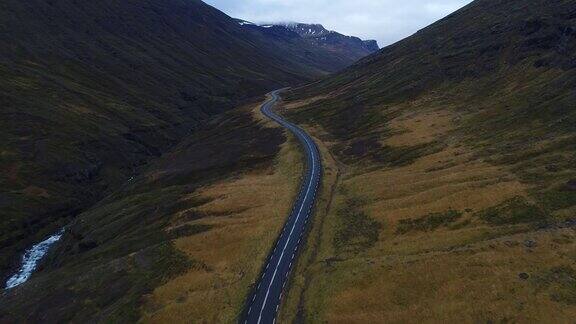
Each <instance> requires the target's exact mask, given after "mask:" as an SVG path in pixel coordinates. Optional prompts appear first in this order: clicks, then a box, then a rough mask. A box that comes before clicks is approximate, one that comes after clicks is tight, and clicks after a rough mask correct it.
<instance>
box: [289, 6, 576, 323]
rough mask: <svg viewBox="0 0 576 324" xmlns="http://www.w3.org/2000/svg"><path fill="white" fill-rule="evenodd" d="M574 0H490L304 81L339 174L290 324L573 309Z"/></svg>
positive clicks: (535, 317) (294, 101)
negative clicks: (328, 73) (332, 73)
mask: <svg viewBox="0 0 576 324" xmlns="http://www.w3.org/2000/svg"><path fill="white" fill-rule="evenodd" d="M574 5H575V3H574V1H562V0H554V1H530V2H525V1H499V0H477V1H475V2H473V3H472V4H470V5H469V6H467V7H465V8H463V9H462V10H460V11H458V12H456V13H454V14H452V15H450V16H448V17H447V18H445V19H443V20H441V21H439V22H437V23H435V24H433V25H431V26H430V27H427V28H425V29H423V30H421V31H420V32H418V33H417V34H415V35H414V36H412V37H409V38H407V39H405V40H403V41H401V42H399V43H397V44H394V45H392V46H389V47H387V48H385V49H383V50H382V51H381V52H379V53H377V54H375V55H372V56H370V57H368V58H366V59H364V60H362V61H360V62H359V63H357V64H356V65H354V66H353V67H351V68H349V69H347V70H346V71H344V72H342V73H340V74H338V75H336V76H334V77H331V78H329V79H327V80H325V81H321V82H318V83H315V84H312V85H310V86H306V87H304V88H300V89H296V90H294V91H293V92H292V94H291V96H290V102H288V104H287V105H286V107H285V108H286V114H287V115H288V116H290V117H291V118H292V119H293V120H295V121H297V122H300V123H306V124H308V128H309V129H310V130H311V131H312V132H313V133H314V134H316V136H317V137H318V138H319V139H320V140H321V141H322V142H323V143H324V145H326V147H327V148H328V149H329V151H330V152H331V153H332V154H333V155H334V157H335V159H336V161H337V163H336V164H335V168H337V170H338V172H339V173H340V174H341V176H340V177H339V178H338V179H337V180H334V182H333V183H332V184H331V185H333V186H334V187H335V188H336V189H334V194H333V195H331V196H330V197H329V199H330V201H331V202H332V203H331V207H330V208H329V211H328V212H327V213H326V215H325V216H324V217H319V218H318V219H317V221H316V223H315V229H314V230H313V233H317V234H315V235H313V237H312V238H311V240H312V242H314V244H309V246H310V248H309V250H308V252H307V254H308V255H309V257H308V258H305V259H304V261H303V262H301V264H300V267H299V270H298V271H299V272H298V273H299V275H298V276H297V278H296V284H295V286H294V287H295V288H294V289H293V290H292V292H291V298H290V301H289V302H288V303H287V305H286V309H285V310H284V311H283V314H284V317H285V319H293V318H294V317H293V316H294V315H293V314H297V316H298V317H297V318H300V319H307V320H311V321H324V320H327V321H329V322H351V321H356V322H423V321H424V322H440V321H447V320H448V321H459V322H506V321H507V322H526V321H528V322H531V321H542V320H550V319H552V320H553V321H560V322H562V321H569V320H570V319H571V318H573V316H574V311H573V305H574V298H573V296H574V295H575V294H576V291H575V290H574V289H573V285H571V284H569V283H570V282H571V281H573V280H574V279H575V278H576V277H574V271H575V269H576V268H575V266H574V264H575V261H576V259H575V258H574V255H576V254H575V253H576V238H575V237H574V233H573V226H574V212H575V211H576V190H575V188H574V183H575V181H576V169H575V167H574V166H575V165H576V164H574V162H575V161H576V147H575V146H574V143H576V142H575V140H576V128H575V127H574V125H575V122H576V114H575V112H574V109H572V108H573V102H574V99H576V98H575V97H574V96H575V94H574V91H573V89H574V86H575V82H576V64H575V63H576V56H574V53H575V52H574V49H576V31H575V30H574V26H575V22H576V9H575V8H576V7H575V6H574ZM327 199H328V198H327ZM334 283H337V284H334Z"/></svg>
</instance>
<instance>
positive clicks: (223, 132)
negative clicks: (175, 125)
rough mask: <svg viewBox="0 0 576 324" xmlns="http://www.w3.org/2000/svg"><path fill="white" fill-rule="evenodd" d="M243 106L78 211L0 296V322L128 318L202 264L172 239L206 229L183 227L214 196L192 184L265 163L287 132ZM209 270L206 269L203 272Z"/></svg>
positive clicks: (197, 217)
mask: <svg viewBox="0 0 576 324" xmlns="http://www.w3.org/2000/svg"><path fill="white" fill-rule="evenodd" d="M250 113H251V112H250V110H248V109H244V108H243V109H238V110H234V111H230V112H226V113H223V114H221V115H220V116H219V117H217V118H215V119H213V120H211V121H210V122H208V123H207V124H206V125H203V126H200V127H198V128H197V129H196V130H195V132H194V134H193V135H191V136H189V137H188V138H187V139H186V140H185V141H183V142H182V143H181V144H179V145H178V146H176V147H175V148H174V149H173V150H171V151H170V152H169V153H167V154H165V155H164V156H163V157H161V158H160V159H157V160H156V161H155V162H154V163H153V164H152V165H150V166H149V167H147V168H146V169H145V170H144V171H143V173H142V175H141V176H137V177H135V178H134V179H133V180H132V181H130V182H128V183H126V184H125V185H123V186H122V187H121V189H120V190H118V191H116V192H114V193H113V194H111V195H109V196H108V197H106V198H105V199H103V200H101V201H100V202H98V203H97V204H96V205H94V206H93V207H92V208H89V209H87V210H86V211H85V212H84V213H82V214H81V215H79V216H78V217H77V218H76V219H75V220H74V221H73V222H71V223H70V224H69V227H68V229H67V231H66V233H65V235H64V237H63V238H62V242H60V243H58V245H57V248H56V249H54V250H53V251H52V253H51V254H50V255H49V256H48V257H47V259H46V260H45V261H44V262H43V264H42V270H41V271H39V272H38V273H36V274H35V276H33V277H32V278H31V279H30V281H29V282H27V283H26V284H23V285H21V286H19V287H17V288H15V289H12V290H10V291H7V292H2V293H1V294H0V300H1V301H2V302H1V303H0V322H2V323H4V322H6V323H13V322H48V323H61V322H69V321H72V322H86V321H94V322H135V321H137V320H138V319H139V318H140V316H141V309H140V306H141V303H142V301H143V298H144V296H145V295H147V294H150V293H151V292H152V291H153V289H154V288H156V287H157V286H159V285H161V284H163V283H165V282H166V281H168V280H169V279H170V278H171V277H174V276H177V275H179V274H182V273H184V272H186V271H190V270H191V269H203V268H205V267H207V266H206V265H204V264H203V263H202V262H200V261H198V260H195V259H193V258H190V257H189V256H187V255H185V254H183V253H182V252H181V251H178V250H177V249H175V247H174V244H173V243H172V242H173V240H175V239H178V238H181V237H192V236H194V235H200V234H202V233H205V232H207V231H209V230H211V229H212V226H211V225H203V224H196V223H194V224H190V223H191V222H193V221H202V219H204V218H209V217H210V216H211V215H206V214H204V213H201V212H199V211H198V209H199V208H200V207H202V206H203V205H205V204H209V203H210V202H211V201H212V200H213V199H216V198H210V199H208V198H202V197H201V195H200V189H201V188H203V187H205V186H208V185H210V184H213V183H215V182H217V181H219V180H222V179H226V178H230V177H233V176H237V175H239V174H241V173H245V172H247V171H250V170H258V169H264V170H266V169H268V167H269V166H271V165H272V164H273V162H274V158H275V156H276V155H277V153H278V152H279V149H280V144H282V143H283V142H284V141H285V137H284V135H283V133H282V131H281V130H280V129H271V128H265V127H263V126H262V125H260V124H258V123H257V122H256V121H254V120H253V119H252V117H251V115H250ZM207 270H208V271H212V270H210V269H207Z"/></svg>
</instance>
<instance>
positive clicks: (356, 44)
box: [236, 19, 379, 72]
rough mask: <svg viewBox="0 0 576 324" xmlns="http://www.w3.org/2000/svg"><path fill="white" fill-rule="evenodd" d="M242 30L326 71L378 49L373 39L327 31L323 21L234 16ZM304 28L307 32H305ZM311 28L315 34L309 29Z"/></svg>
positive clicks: (338, 68) (337, 69)
mask: <svg viewBox="0 0 576 324" xmlns="http://www.w3.org/2000/svg"><path fill="white" fill-rule="evenodd" d="M236 21H237V22H238V24H239V25H241V26H242V27H243V28H244V29H245V30H247V31H251V32H254V33H256V34H258V35H261V36H262V37H264V38H266V39H268V40H269V41H270V42H272V43H273V44H274V45H276V46H278V47H279V48H282V52H283V53H286V54H287V55H288V56H290V57H293V58H294V59H297V60H298V61H299V62H301V63H303V64H306V65H309V66H317V67H320V68H321V69H322V70H325V71H329V72H337V71H340V70H342V69H344V68H346V67H348V66H350V65H351V64H353V63H354V62H356V61H358V60H359V59H361V58H363V57H365V56H367V55H370V54H372V53H374V52H376V51H378V49H379V48H378V44H377V43H376V41H362V40H361V39H360V38H357V37H352V36H344V35H342V34H340V33H337V32H334V31H328V30H326V29H325V28H324V27H322V25H308V24H272V25H270V24H267V25H261V26H260V25H257V24H254V23H251V22H247V21H244V20H240V19H237V20H236ZM304 30H306V31H308V30H310V32H304ZM312 31H314V34H313V33H312Z"/></svg>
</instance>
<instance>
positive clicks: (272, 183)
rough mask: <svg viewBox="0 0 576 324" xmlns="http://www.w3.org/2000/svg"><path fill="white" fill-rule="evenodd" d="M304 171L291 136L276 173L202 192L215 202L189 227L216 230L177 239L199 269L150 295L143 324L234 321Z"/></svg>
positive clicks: (202, 209)
mask: <svg viewBox="0 0 576 324" xmlns="http://www.w3.org/2000/svg"><path fill="white" fill-rule="evenodd" d="M258 108H259V107H258ZM254 116H255V118H258V120H260V121H261V122H262V123H265V125H267V127H276V126H275V124H273V123H271V122H268V121H267V120H265V119H263V117H262V116H261V115H260V113H259V110H257V109H256V108H255V110H254ZM302 168H303V166H302V157H301V153H300V150H299V148H298V143H297V142H296V141H295V140H294V139H293V138H291V137H289V140H288V141H287V142H286V143H285V144H284V145H283V147H282V149H281V151H280V153H279V155H278V156H277V158H276V162H275V164H274V166H273V167H272V168H270V169H268V170H259V171H254V172H252V173H250V174H243V175H241V176H239V177H237V178H234V179H228V180H225V181H222V182H220V183H217V184H215V185H213V186H210V187H208V188H204V189H203V190H202V191H201V193H199V195H200V196H201V197H202V198H210V199H212V201H211V202H209V203H207V204H205V205H203V206H201V207H200V209H199V210H198V211H196V212H200V213H203V214H205V215H206V216H207V217H204V218H201V219H199V220H196V221H193V222H192V223H191V224H206V225H212V226H213V228H212V229H211V230H210V231H208V232H205V233H201V234H197V235H194V236H190V237H184V238H180V239H177V240H176V241H175V245H176V247H177V248H178V249H179V250H180V251H182V252H184V253H185V254H186V255H187V256H188V257H189V258H190V259H191V260H193V261H194V266H193V267H192V269H190V270H189V271H188V272H186V273H185V274H183V275H181V276H179V277H177V278H174V279H172V280H170V281H169V282H167V283H166V284H164V285H163V286H161V287H159V288H157V289H155V290H154V292H153V293H152V294H150V295H149V296H147V298H146V302H145V305H144V307H143V313H144V317H143V318H142V322H145V323H170V322H172V323H175V322H178V323H187V322H194V323H233V322H235V321H237V316H238V315H239V314H240V312H241V309H242V307H243V303H244V301H245V299H246V297H247V295H248V293H249V289H250V286H251V285H252V284H253V283H254V282H255V281H256V279H257V277H258V275H259V272H260V269H261V267H262V265H263V264H264V261H265V258H266V257H267V255H268V253H269V251H270V247H271V246H272V245H273V242H274V240H275V239H276V238H277V236H278V233H279V232H280V230H281V228H282V226H283V225H284V222H285V220H286V217H287V216H288V214H289V211H290V208H291V206H292V203H293V199H294V197H295V195H296V191H297V189H298V185H299V181H300V177H301V174H302ZM183 199H186V197H183Z"/></svg>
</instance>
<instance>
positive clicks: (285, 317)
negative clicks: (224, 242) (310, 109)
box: [281, 99, 576, 323]
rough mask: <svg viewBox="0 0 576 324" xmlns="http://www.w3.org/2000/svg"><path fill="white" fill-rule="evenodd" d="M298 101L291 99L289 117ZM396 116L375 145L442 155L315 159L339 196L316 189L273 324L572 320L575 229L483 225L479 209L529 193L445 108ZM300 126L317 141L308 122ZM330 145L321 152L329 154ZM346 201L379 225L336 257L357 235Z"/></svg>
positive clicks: (420, 107)
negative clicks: (429, 148) (470, 140)
mask: <svg viewBox="0 0 576 324" xmlns="http://www.w3.org/2000/svg"><path fill="white" fill-rule="evenodd" d="M313 100H317V99H313ZM318 100H319V99H318ZM307 104H308V102H291V103H290V105H289V106H288V107H287V108H290V109H298V108H299V107H302V106H306V105H307ZM398 109H403V111H405V113H403V114H401V115H400V116H399V117H397V118H395V119H394V120H392V121H391V122H390V124H389V126H390V127H391V128H392V130H393V132H392V133H393V135H392V136H388V137H385V138H382V143H383V144H386V145H388V146H390V147H404V146H412V145H417V144H426V143H432V142H440V143H442V144H443V146H442V149H441V150H439V151H438V152H436V153H432V154H428V155H425V156H422V157H420V158H418V159H417V160H416V161H415V162H414V163H411V164H409V165H406V166H400V167H374V166H371V167H367V166H366V165H365V164H358V165H343V164H342V163H341V162H338V161H334V160H332V159H331V156H330V155H329V154H324V161H325V164H327V165H329V168H330V169H331V170H332V172H333V173H339V174H340V176H339V178H338V179H336V178H335V177H332V178H330V177H328V178H326V179H324V181H325V184H324V188H326V189H328V188H330V187H331V186H336V189H335V190H333V191H331V190H324V191H323V195H322V197H323V198H322V199H323V202H321V206H320V207H319V211H318V213H317V215H316V218H315V219H314V225H313V226H314V228H313V229H312V231H311V237H310V238H309V239H308V240H309V243H308V244H307V246H306V251H305V252H304V256H305V257H304V258H302V259H301V260H300V262H299V264H298V267H297V268H296V273H297V274H296V275H295V280H294V281H293V285H292V286H291V290H290V293H289V295H288V300H287V301H286V302H285V304H284V306H283V311H282V312H281V315H282V317H281V319H282V321H283V322H290V321H294V320H298V321H306V322H310V323H322V322H328V323H537V322H538V323H539V322H547V323H571V322H573V321H574V316H575V315H576V307H574V306H575V305H576V285H575V283H576V272H574V271H573V269H572V267H571V265H573V264H574V262H575V261H576V240H575V239H576V232H575V231H574V230H573V229H572V228H556V227H551V228H545V229H535V228H533V227H531V226H529V225H527V224H508V225H502V226H491V225H489V224H487V223H486V222H484V221H482V220H481V219H480V218H479V217H477V216H476V213H477V212H479V211H482V210H485V209H487V208H490V207H493V206H497V205H499V204H501V203H503V202H505V201H508V200H510V199H513V198H515V197H522V198H523V199H526V200H527V201H528V202H530V201H531V199H532V198H531V197H530V195H529V191H530V190H531V184H530V183H527V182H523V181H521V180H520V179H519V178H518V177H517V175H516V174H515V173H514V172H512V170H510V168H508V167H505V166H501V165H500V166H497V165H493V164H491V163H488V162H486V161H485V160H483V159H482V158H480V157H478V154H477V152H475V151H474V150H473V149H472V148H470V147H467V146H465V145H463V144H459V143H462V142H464V141H463V140H462V139H461V138H459V135H458V133H457V132H454V129H455V122H456V121H458V120H460V118H461V116H459V115H457V114H455V113H453V112H452V111H451V110H449V109H445V108H441V107H438V108H436V106H434V105H430V103H429V101H428V100H423V101H422V102H412V103H409V104H406V105H405V106H404V107H398ZM307 129H308V130H309V131H310V132H311V133H312V134H315V135H317V137H318V138H323V137H324V136H322V131H321V130H320V129H319V128H318V126H317V125H314V126H310V125H309V126H308V127H307ZM334 144H335V143H330V142H324V143H320V146H321V147H323V149H324V151H328V150H330V149H332V147H333V145H334ZM327 201H331V203H330V204H327ZM351 201H360V202H361V203H360V207H359V209H360V211H361V212H362V213H364V214H365V215H366V217H367V218H369V219H371V220H372V221H374V222H376V223H377V224H379V229H378V237H377V239H376V240H375V241H373V242H370V243H369V244H368V245H358V244H360V243H362V240H363V239H364V238H362V237H357V238H354V239H352V240H351V241H350V242H349V244H351V246H361V248H357V249H352V250H351V249H340V250H339V249H338V245H337V243H336V240H337V238H338V233H339V231H341V230H342V229H343V228H345V227H346V226H357V225H356V224H355V223H354V222H353V221H351V223H347V220H346V217H348V216H349V217H350V218H352V217H353V216H354V215H357V213H356V214H347V211H348V210H349V208H350V206H349V205H350V202H351ZM326 206H328V207H326ZM323 208H327V211H324V210H323ZM342 211H344V212H342ZM449 211H459V212H460V213H461V217H459V218H458V219H457V220H454V221H452V222H450V223H448V224H445V225H443V226H439V227H438V228H434V229H433V230H423V231H420V230H412V231H408V232H407V233H400V232H399V231H398V229H399V224H400V223H401V222H402V221H403V220H404V221H405V220H406V219H417V218H423V219H425V217H426V216H427V215H431V214H432V213H440V214H441V213H446V212H449ZM343 219H344V220H343ZM359 228H362V227H359ZM354 240H356V241H354ZM354 244H356V245H354Z"/></svg>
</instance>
